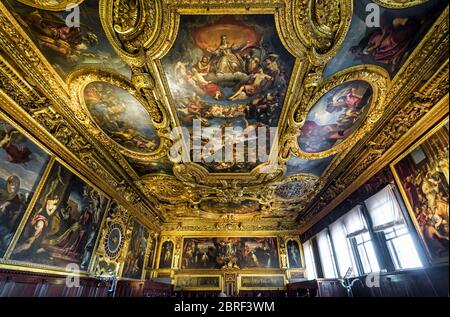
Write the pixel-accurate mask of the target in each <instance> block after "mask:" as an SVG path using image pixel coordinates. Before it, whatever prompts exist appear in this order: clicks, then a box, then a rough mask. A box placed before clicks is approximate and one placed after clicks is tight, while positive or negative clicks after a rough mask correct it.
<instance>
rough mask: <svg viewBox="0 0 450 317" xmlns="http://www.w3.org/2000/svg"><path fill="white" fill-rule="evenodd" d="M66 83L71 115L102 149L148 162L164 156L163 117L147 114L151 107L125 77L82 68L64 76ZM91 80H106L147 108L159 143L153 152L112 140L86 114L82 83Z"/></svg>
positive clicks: (164, 128)
mask: <svg viewBox="0 0 450 317" xmlns="http://www.w3.org/2000/svg"><path fill="white" fill-rule="evenodd" d="M67 82H68V86H69V90H70V92H71V93H70V95H71V98H72V103H71V106H72V110H73V112H74V114H75V116H76V117H77V119H78V120H79V121H80V123H81V124H82V125H83V126H84V127H85V128H86V130H87V131H88V133H89V134H91V135H93V136H94V137H95V138H96V139H97V141H98V142H100V143H101V144H103V145H104V146H105V147H106V148H109V149H111V150H112V151H118V152H120V153H122V154H123V155H124V156H127V157H131V158H133V159H136V160H139V161H151V160H154V159H158V158H161V157H163V156H165V155H166V152H167V150H168V148H169V142H168V137H167V128H168V120H167V117H166V116H164V118H163V121H162V122H155V121H154V120H153V118H152V117H151V115H150V113H151V112H150V111H151V110H150V109H149V106H148V101H147V100H146V99H144V98H143V97H142V95H141V94H140V93H138V92H137V91H136V89H135V88H134V87H133V85H132V83H131V82H129V81H128V79H127V78H125V77H123V76H121V75H118V74H116V73H112V72H110V71H107V70H99V69H94V68H82V69H80V70H77V71H75V72H73V73H71V74H70V75H69V77H68V80H67ZM94 82H104V83H109V84H112V85H113V86H115V87H118V88H121V89H123V90H125V91H127V92H128V93H130V95H131V96H133V97H134V98H136V100H138V101H139V103H140V104H141V105H142V106H143V107H144V108H145V109H146V110H147V112H148V113H149V117H150V118H152V122H151V123H152V124H153V125H154V127H155V130H156V132H157V135H158V137H159V141H160V142H159V146H158V148H157V149H156V150H155V151H153V152H151V153H142V152H136V151H132V150H130V149H127V148H125V147H124V146H122V145H120V144H118V143H117V142H115V141H114V140H112V139H111V138H110V137H109V136H108V135H107V134H106V133H105V132H104V131H103V130H102V129H101V127H100V126H98V125H97V123H96V122H95V120H94V119H93V117H92V115H91V114H90V112H89V110H88V108H87V106H86V102H85V100H84V89H85V88H86V86H88V85H89V84H91V83H94Z"/></svg>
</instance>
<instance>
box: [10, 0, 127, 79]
mask: <svg viewBox="0 0 450 317" xmlns="http://www.w3.org/2000/svg"><path fill="white" fill-rule="evenodd" d="M4 2H5V4H7V6H8V8H9V9H10V11H11V13H12V14H13V16H14V18H15V19H16V21H17V23H18V25H19V26H20V27H21V28H22V29H23V30H24V31H25V32H26V33H27V34H28V36H29V37H30V38H31V40H32V41H33V42H34V44H35V45H36V46H37V48H38V49H39V50H40V51H41V52H42V54H43V55H44V56H45V58H46V59H47V60H48V62H49V63H50V64H51V65H52V66H53V68H54V69H55V70H56V72H57V73H58V74H59V75H60V76H61V77H62V78H63V79H65V78H66V77H67V75H68V74H69V73H70V72H71V71H73V70H75V69H77V68H79V67H85V66H89V67H100V68H108V69H112V70H114V71H115V72H117V73H120V74H122V75H124V76H126V77H130V76H131V70H130V68H129V67H128V66H127V65H126V64H125V63H124V62H123V61H122V60H121V59H120V58H119V57H118V56H117V55H116V53H115V52H114V50H113V48H112V47H111V45H110V44H109V42H108V40H107V38H106V35H105V34H104V32H103V28H102V25H101V21H100V17H99V10H98V1H96V0H85V1H82V2H81V1H79V0H78V1H75V0H74V1H70V2H69V1H62V0H61V1H58V0H55V1H20V2H19V1H15V0H5V1H4ZM80 2H81V3H80ZM24 3H25V4H24ZM67 4H70V5H71V6H73V5H76V4H79V6H78V7H77V8H79V12H80V17H79V25H76V24H74V25H73V26H69V25H68V24H67V22H66V19H67V18H68V16H69V14H71V13H72V11H70V10H68V11H66V8H67ZM44 8H45V9H46V10H44Z"/></svg>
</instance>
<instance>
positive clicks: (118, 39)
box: [99, 0, 163, 67]
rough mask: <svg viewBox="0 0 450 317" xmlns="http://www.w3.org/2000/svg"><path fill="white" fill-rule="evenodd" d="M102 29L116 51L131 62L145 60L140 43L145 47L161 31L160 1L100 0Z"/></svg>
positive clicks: (136, 64)
mask: <svg viewBox="0 0 450 317" xmlns="http://www.w3.org/2000/svg"><path fill="white" fill-rule="evenodd" d="M99 7H100V16H101V20H102V25H103V29H104V31H105V34H106V36H107V38H108V40H109V41H110V43H111V45H112V46H113V48H114V49H115V51H116V52H117V54H118V55H119V56H120V57H121V58H122V59H123V60H124V61H125V62H126V63H128V64H129V65H130V66H134V67H141V66H144V64H145V54H144V51H143V47H148V46H149V45H151V43H152V42H153V41H154V40H155V39H156V37H157V36H158V35H159V32H160V29H161V28H160V24H161V22H162V15H163V10H162V4H161V1H159V0H157V1H143V0H132V1H125V0H100V2H99Z"/></svg>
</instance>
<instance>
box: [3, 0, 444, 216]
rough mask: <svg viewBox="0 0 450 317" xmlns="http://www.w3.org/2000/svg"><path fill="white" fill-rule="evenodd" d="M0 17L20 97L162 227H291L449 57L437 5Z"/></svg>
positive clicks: (267, 4)
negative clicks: (43, 101) (35, 101)
mask: <svg viewBox="0 0 450 317" xmlns="http://www.w3.org/2000/svg"><path fill="white" fill-rule="evenodd" d="M2 2H3V4H2V5H1V6H0V9H1V13H2V20H3V24H2V28H3V29H2V32H3V33H5V30H6V29H7V25H9V26H10V27H11V28H12V29H14V30H15V32H16V34H17V35H18V37H19V38H16V37H15V36H13V35H12V33H11V32H8V34H9V35H5V37H4V38H5V40H4V41H6V42H8V41H9V42H10V43H12V44H11V45H12V46H14V47H16V48H17V54H18V55H17V56H20V58H19V60H20V61H21V62H19V63H18V64H19V65H22V66H21V67H22V68H23V69H24V70H25V73H26V71H27V70H28V71H33V75H32V76H30V78H29V80H30V82H31V83H32V85H33V86H35V83H38V84H37V89H38V88H39V89H40V90H41V91H44V92H45V93H46V95H51V96H53V97H52V98H57V99H58V100H59V102H60V103H59V106H60V107H61V109H63V111H61V115H62V116H63V117H64V118H66V119H67V120H69V121H70V122H72V123H73V126H74V128H76V129H77V130H78V131H80V133H82V134H83V135H84V136H86V137H87V138H88V139H89V140H90V141H91V143H92V145H93V147H94V148H95V151H96V152H97V153H100V154H101V156H102V157H105V158H107V161H108V162H110V163H108V165H106V161H105V166H104V168H105V169H107V170H108V171H109V172H110V173H112V174H116V175H122V176H121V177H122V179H121V181H120V184H121V186H124V187H125V188H127V190H128V191H129V192H132V193H133V195H131V197H132V198H130V200H131V202H132V203H133V202H136V201H139V202H142V203H144V205H145V206H146V207H147V208H149V210H152V212H154V214H157V215H158V217H159V218H160V219H161V220H163V221H167V222H180V221H183V220H185V221H188V220H199V219H205V220H211V221H218V220H220V219H225V218H226V219H230V217H232V218H233V220H236V221H244V222H245V221H255V220H256V221H258V220H260V221H265V220H267V221H277V222H280V221H286V222H289V221H294V220H295V219H297V218H298V217H299V216H300V215H302V214H303V213H304V212H305V211H306V210H307V209H308V207H309V206H311V204H312V202H314V201H317V200H318V199H321V195H320V194H321V192H323V190H324V189H325V188H326V187H327V186H328V185H329V184H330V183H331V182H332V181H333V179H334V178H335V177H337V175H339V173H341V172H342V170H343V169H344V168H348V165H346V166H345V167H344V165H343V162H348V161H349V160H352V159H353V158H356V157H358V156H360V155H361V154H362V153H361V152H356V153H355V151H352V149H353V148H354V147H355V146H356V145H357V144H362V143H363V142H369V141H370V137H371V135H372V133H373V131H375V130H376V129H378V128H380V127H381V126H382V124H384V123H385V122H386V120H387V119H388V118H389V117H390V116H392V114H393V113H395V111H398V110H399V109H398V108H394V107H393V106H391V105H393V104H395V102H398V101H399V100H397V101H396V98H400V96H401V94H400V93H399V92H401V91H404V89H411V87H409V88H407V87H406V86H408V84H409V83H408V81H407V80H408V78H412V77H413V76H425V74H426V72H427V71H428V70H429V69H423V68H421V60H422V61H424V60H425V59H427V58H428V57H427V56H423V54H422V55H421V54H420V53H419V51H422V52H423V51H424V50H426V49H428V50H429V49H430V48H431V47H433V45H434V46H436V45H437V43H440V42H442V41H448V39H443V38H442V36H441V35H439V34H440V33H441V32H434V31H433V30H436V28H444V29H445V28H446V27H448V26H447V24H446V23H447V22H446V17H448V8H447V7H446V3H444V1H439V0H429V1H426V0H417V1H400V0H397V1H395V0H378V1H374V2H372V1H368V0H355V1H351V0H326V1H325V0H308V1H300V0H293V1H281V0H262V1H258V0H253V1H241V0H231V1H211V0H208V1H206V0H205V1H203V0H193V1H184V0H155V1H144V0H128V1H126V0H115V1H113V0H100V1H94V0H85V1H82V0H79V1H77V3H75V4H76V6H75V7H74V6H73V5H74V3H72V2H73V1H72V2H71V7H69V8H68V7H67V5H68V4H69V2H68V1H62V0H61V1H55V0H52V1H33V0H28V1H25V0H23V1H13V0H3V1H2ZM3 33H2V34H3ZM5 34H6V33H5ZM2 36H3V35H2ZM19 42H20V43H22V44H23V43H25V44H26V45H25V44H23V45H19V44H17V43H19ZM4 44H5V43H4ZM24 47H28V48H29V49H24ZM441 50H442V48H441ZM30 52H33V54H31V53H30ZM443 53H445V52H443ZM441 55H442V54H441ZM32 56H33V57H34V56H36V57H35V58H37V59H38V60H39V61H38V62H36V61H33V62H30V63H28V64H27V62H26V61H27V59H31V57H32ZM11 58H12V57H11ZM433 58H434V59H435V60H431V62H430V60H428V63H429V65H430V67H431V66H433V65H434V64H437V63H438V58H439V56H436V57H433ZM430 63H431V64H430ZM422 65H424V63H422ZM427 65H428V64H427ZM430 67H429V68H430ZM420 74H422V75H420ZM25 77H26V76H25ZM400 79H401V80H400ZM416 79H417V78H416ZM43 83H45V84H43ZM55 101H56V102H58V101H57V100H55Z"/></svg>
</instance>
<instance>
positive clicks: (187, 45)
mask: <svg viewBox="0 0 450 317" xmlns="http://www.w3.org/2000/svg"><path fill="white" fill-rule="evenodd" d="M294 61H295V59H294V57H293V56H291V55H290V54H289V52H287V50H286V49H285V48H284V46H283V44H282V42H281V40H280V39H279V37H278V34H277V30H276V26H275V19H274V16H273V15H226V16H217V15H195V16H194V15H183V16H181V21H180V27H179V31H178V35H177V39H176V41H175V43H174V45H173V47H172V48H171V49H170V51H169V52H168V54H167V55H166V56H165V57H164V58H163V60H162V65H163V68H164V71H165V75H166V78H167V81H168V86H169V89H170V91H171V94H172V98H173V102H174V107H175V110H176V111H177V114H178V119H179V122H180V124H181V125H182V126H185V127H187V128H189V129H192V128H193V126H194V120H198V122H199V123H200V125H201V127H202V128H206V127H209V128H215V129H219V130H224V129H225V128H227V127H231V128H238V129H242V130H243V131H246V129H247V128H258V127H276V126H277V125H278V123H279V118H280V114H281V112H282V107H283V102H284V99H285V95H286V90H287V87H288V84H289V79H290V75H291V71H292V68H293V66H294ZM239 137H240V136H239V135H238V136H237V137H236V138H235V139H234V140H233V142H235V143H238V142H245V141H240V140H239ZM241 137H242V139H244V138H245V137H244V132H243V133H242V135H241ZM207 141H208V140H206V139H202V142H203V143H205V142H207ZM220 150H221V149H220V145H218V147H217V149H216V152H217V151H220ZM201 159H202V160H201V162H202V163H203V166H205V167H206V168H207V169H208V170H209V172H212V173H230V172H238V173H248V172H250V171H251V170H252V169H253V168H254V167H256V166H257V165H258V163H261V162H258V161H257V162H253V163H252V162H246V163H239V162H236V161H235V162H233V163H223V162H220V163H218V162H214V161H213V163H210V161H208V157H205V156H203V157H202V158H201Z"/></svg>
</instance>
